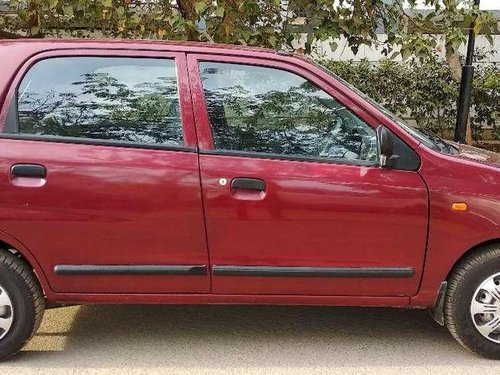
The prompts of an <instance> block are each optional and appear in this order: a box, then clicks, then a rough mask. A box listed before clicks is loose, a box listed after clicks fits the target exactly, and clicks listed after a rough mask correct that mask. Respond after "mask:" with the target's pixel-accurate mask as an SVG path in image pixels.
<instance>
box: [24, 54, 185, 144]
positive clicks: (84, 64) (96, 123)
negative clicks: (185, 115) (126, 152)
mask: <svg viewBox="0 0 500 375" xmlns="http://www.w3.org/2000/svg"><path fill="white" fill-rule="evenodd" d="M65 69H66V70H65ZM18 112H19V132H20V133H24V134H36V135H42V136H43V135H52V136H59V137H78V138H89V139H100V140H111V141H121V142H134V143H135V142H136V143H147V144H163V145H181V144H182V143H183V139H182V126H181V119H180V109H179V97H178V91H177V78H176V75H175V65H174V61H173V60H160V59H142V58H141V59H134V58H100V57H71V58H54V59H48V60H42V61H41V62H39V63H37V64H36V65H35V66H34V67H33V68H32V69H31V70H30V71H29V72H28V74H27V75H26V76H25V78H24V79H23V81H22V83H21V85H20V87H19V98H18Z"/></svg>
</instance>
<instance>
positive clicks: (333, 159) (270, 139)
mask: <svg viewBox="0 0 500 375" xmlns="http://www.w3.org/2000/svg"><path fill="white" fill-rule="evenodd" d="M228 59H229V58H227V57H223V58H221V57H215V56H214V57H207V56H190V57H189V71H190V75H191V79H192V88H193V95H194V97H195V99H196V98H197V97H199V98H204V101H205V103H206V106H207V110H206V111H201V110H199V111H198V112H197V113H196V114H197V118H196V121H197V126H198V134H201V135H203V134H204V133H206V134H210V135H211V137H212V139H213V140H212V144H210V142H207V143H206V144H205V145H202V146H204V147H202V149H201V151H200V169H201V180H202V186H203V197H204V204H205V214H206V225H207V235H208V245H209V252H210V261H211V265H212V272H213V284H212V285H213V286H212V288H213V292H214V293H221V294H226V293H227V294H233V293H238V294H297V295H370V296H382V295H383V296H392V295H412V294H414V293H416V291H417V289H418V285H419V280H420V276H421V272H422V266H423V259H424V253H425V243H426V233H427V191H426V187H425V184H424V182H423V180H422V179H421V178H420V176H419V174H418V173H417V172H416V171H403V170H390V169H384V168H381V167H379V160H378V159H379V156H378V150H377V137H376V131H375V127H376V125H377V124H376V122H375V121H374V120H373V119H372V118H371V117H369V116H368V115H366V114H365V113H363V112H362V111H361V110H360V108H359V107H356V106H353V107H352V108H349V107H347V106H346V105H344V104H343V103H342V102H341V101H340V100H337V99H336V98H335V92H334V91H332V88H331V87H329V85H328V84H327V83H326V82H323V81H321V80H319V79H318V78H317V77H315V76H313V75H312V74H310V73H309V72H308V71H307V70H305V69H303V68H298V67H293V66H289V67H287V66H283V64H282V63H281V64H280V65H279V66H278V63H276V66H273V63H269V62H266V66H261V65H262V62H261V61H259V60H255V59H243V58H239V59H238V60H237V61H234V62H231V61H228ZM292 69H293V72H292V71H291V70H292ZM195 101H196V100H195ZM200 103H201V100H200Z"/></svg>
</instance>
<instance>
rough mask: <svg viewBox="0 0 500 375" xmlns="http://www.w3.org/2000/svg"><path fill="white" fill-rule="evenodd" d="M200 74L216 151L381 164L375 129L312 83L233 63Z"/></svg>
mask: <svg viewBox="0 0 500 375" xmlns="http://www.w3.org/2000/svg"><path fill="white" fill-rule="evenodd" d="M200 73H201V79H202V83H203V89H204V94H205V100H206V104H207V110H208V115H209V120H210V125H211V128H212V135H213V139H214V145H215V148H216V149H219V150H229V151H244V152H250V153H259V154H272V155H278V156H280V155H283V156H289V157H305V158H313V159H326V160H335V161H340V162H342V161H345V162H353V163H360V164H366V163H368V164H376V162H377V160H378V149H377V137H376V132H375V130H374V129H373V128H372V127H371V126H370V125H368V124H367V123H365V122H364V121H363V120H362V119H360V118H359V117H357V116H356V115H355V114H354V113H353V112H351V111H350V110H349V109H348V108H346V107H345V106H344V105H343V104H342V103H340V102H338V101H337V100H335V99H334V98H333V97H332V96H331V95H329V94H328V93H327V92H325V91H323V90H322V89H321V88H320V87H318V86H316V85H315V84H314V83H313V82H310V81H308V80H307V79H305V78H303V77H301V76H299V75H297V74H294V73H291V72H288V71H284V70H280V69H274V68H267V67H261V66H252V65H243V64H231V63H215V62H201V63H200Z"/></svg>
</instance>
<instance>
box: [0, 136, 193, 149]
mask: <svg viewBox="0 0 500 375" xmlns="http://www.w3.org/2000/svg"><path fill="white" fill-rule="evenodd" d="M0 139H11V140H22V141H35V142H51V143H67V144H81V145H90V146H108V147H122V148H136V149H147V150H164V151H179V152H198V148H197V147H190V146H168V145H162V144H150V143H139V142H124V141H111V140H104V139H93V138H79V137H60V136H53V135H36V134H20V133H0Z"/></svg>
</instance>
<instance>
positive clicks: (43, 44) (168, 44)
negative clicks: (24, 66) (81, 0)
mask: <svg viewBox="0 0 500 375" xmlns="http://www.w3.org/2000/svg"><path fill="white" fill-rule="evenodd" d="M13 45H16V47H18V48H22V49H23V50H25V51H26V50H31V51H33V52H41V51H50V50H57V49H85V48H99V49H102V48H104V49H124V48H125V49H131V50H144V49H147V50H152V51H176V52H190V53H212V54H227V55H242V56H255V55H256V54H257V55H259V56H263V55H274V56H276V55H277V54H284V55H291V53H288V52H285V53H283V52H279V51H276V50H273V49H269V48H258V47H248V46H240V45H231V44H216V43H204V42H185V41H163V40H148V39H135V40H130V39H50V38H47V39H30V38H21V39H0V46H13Z"/></svg>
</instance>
